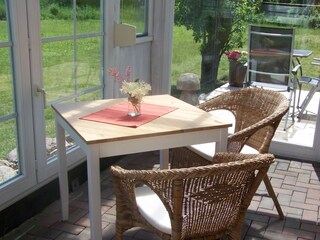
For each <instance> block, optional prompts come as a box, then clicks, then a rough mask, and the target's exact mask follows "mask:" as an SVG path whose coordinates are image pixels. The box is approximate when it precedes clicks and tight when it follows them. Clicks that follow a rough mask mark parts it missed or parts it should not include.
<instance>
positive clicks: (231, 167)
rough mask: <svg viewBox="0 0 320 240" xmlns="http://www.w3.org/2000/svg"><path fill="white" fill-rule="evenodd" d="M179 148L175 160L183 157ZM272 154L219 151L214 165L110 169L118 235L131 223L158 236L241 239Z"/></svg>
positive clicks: (190, 156)
mask: <svg viewBox="0 0 320 240" xmlns="http://www.w3.org/2000/svg"><path fill="white" fill-rule="evenodd" d="M185 156H187V157H188V158H194V159H193V160H194V161H196V159H197V158H199V155H197V154H195V153H192V152H191V154H187V155H186V154H185V149H184V148H180V149H177V151H175V152H174V155H173V158H175V161H184V158H185ZM273 160H274V156H273V155H271V154H257V155H253V154H241V153H218V154H216V155H215V157H214V161H215V162H217V163H216V164H211V165H206V166H199V167H192V168H179V169H170V170H125V169H123V168H121V167H119V166H112V167H111V175H112V179H113V184H114V187H115V192H116V239H118V240H119V239H122V235H123V232H124V231H126V230H127V229H130V228H132V227H135V226H139V227H143V228H147V229H149V230H151V231H153V232H154V233H156V234H157V235H159V236H160V237H161V239H200V238H205V239H217V238H220V237H222V236H227V237H229V238H230V239H240V238H241V230H242V225H243V222H244V217H245V214H246V211H247V208H248V206H249V205H250V202H251V199H252V197H253V195H254V193H255V192H256V190H257V188H258V186H259V184H260V183H261V181H262V179H263V178H264V176H265V175H266V173H267V171H268V168H269V166H270V164H271V163H272V162H273Z"/></svg>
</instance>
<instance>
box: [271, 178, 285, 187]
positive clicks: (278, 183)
mask: <svg viewBox="0 0 320 240" xmlns="http://www.w3.org/2000/svg"><path fill="white" fill-rule="evenodd" d="M270 182H271V185H272V187H274V188H275V187H277V188H280V187H281V186H282V183H283V179H281V178H275V177H273V178H271V180H270Z"/></svg>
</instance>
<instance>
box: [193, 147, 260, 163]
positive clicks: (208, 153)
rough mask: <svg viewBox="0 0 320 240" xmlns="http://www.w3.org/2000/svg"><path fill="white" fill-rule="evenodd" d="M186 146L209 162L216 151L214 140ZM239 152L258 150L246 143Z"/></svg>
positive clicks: (255, 152)
mask: <svg viewBox="0 0 320 240" xmlns="http://www.w3.org/2000/svg"><path fill="white" fill-rule="evenodd" d="M188 148H189V149H190V150H191V151H194V152H195V153H197V154H199V155H200V156H201V157H203V158H205V159H207V160H208V161H210V162H211V161H212V158H213V156H214V154H215V153H216V143H215V142H210V143H203V144H196V145H191V146H188ZM241 153H250V154H257V153H259V152H258V151H257V150H256V149H254V148H252V147H250V146H248V145H244V146H243V148H242V150H241Z"/></svg>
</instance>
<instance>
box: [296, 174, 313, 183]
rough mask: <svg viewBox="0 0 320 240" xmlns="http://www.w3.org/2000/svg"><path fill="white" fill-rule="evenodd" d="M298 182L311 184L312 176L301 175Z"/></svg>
mask: <svg viewBox="0 0 320 240" xmlns="http://www.w3.org/2000/svg"><path fill="white" fill-rule="evenodd" d="M297 181H298V182H303V183H309V182H310V174H305V173H299V175H298V180H297Z"/></svg>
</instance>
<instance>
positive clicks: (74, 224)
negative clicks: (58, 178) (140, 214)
mask: <svg viewBox="0 0 320 240" xmlns="http://www.w3.org/2000/svg"><path fill="white" fill-rule="evenodd" d="M158 159H159V155H158V154H157V152H148V153H143V154H134V155H129V156H127V157H125V158H123V159H122V160H121V161H120V164H121V165H124V166H125V167H126V168H136V169H137V168H147V169H151V168H158V167H159V165H158ZM268 175H269V177H270V178H271V182H272V185H273V187H274V190H275V192H276V194H277V195H278V199H279V201H280V204H281V206H282V209H283V211H284V214H285V216H286V217H285V219H284V220H279V218H278V215H277V212H276V210H275V208H274V205H273V202H272V200H271V199H270V198H269V197H268V196H267V194H266V190H265V187H264V185H263V184H261V186H260V188H259V190H258V192H257V194H256V196H255V197H254V199H253V201H252V203H251V205H250V207H249V210H248V213H247V216H246V221H245V224H244V226H243V239H246V240H249V239H252V240H253V239H255V240H257V239H276V240H280V239H285V240H288V239H289V240H291V239H292V240H303V239H312V240H320V180H319V179H320V164H319V163H308V162H300V161H290V160H283V159H277V160H276V162H275V163H274V164H273V165H272V166H271V167H270V170H269V174H268ZM101 189H102V191H101V203H102V206H101V214H102V228H103V239H114V233H115V219H116V216H115V196H114V191H113V187H112V181H111V178H110V175H109V172H108V169H107V170H105V171H103V172H102V173H101ZM70 201H71V202H70V219H69V220H68V221H67V222H61V221H60V220H59V219H60V203H59V201H55V202H54V203H53V204H51V205H50V206H48V207H47V208H46V209H45V210H44V211H43V212H42V213H41V214H39V215H37V216H35V217H33V218H32V219H30V220H28V221H26V222H25V223H24V224H22V225H21V226H20V227H19V228H17V229H15V230H13V231H12V232H11V233H9V234H7V235H6V236H5V237H4V238H3V239H10V240H11V239H22V240H24V239H39V240H40V239H42V240H45V239H58V240H66V239H79V240H84V239H90V228H89V219H88V199H87V187H86V184H83V185H81V186H80V188H79V190H77V191H76V192H73V193H71V194H70ZM124 239H126V240H129V239H137V240H138V239H139V240H147V239H148V240H152V239H159V238H158V237H157V236H155V235H153V234H152V233H150V232H148V231H145V230H143V229H139V228H135V229H131V230H130V231H127V232H126V234H125V237H124Z"/></svg>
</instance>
